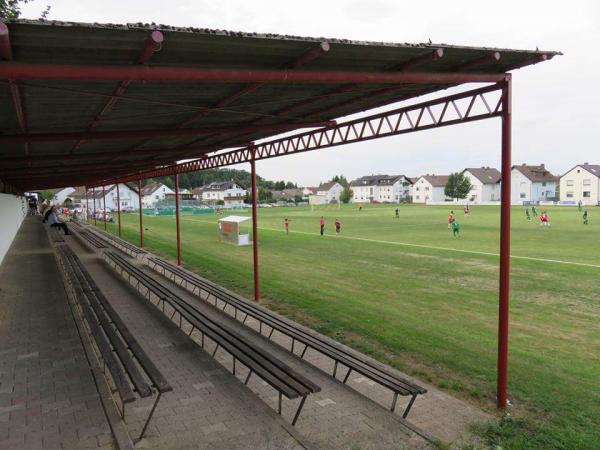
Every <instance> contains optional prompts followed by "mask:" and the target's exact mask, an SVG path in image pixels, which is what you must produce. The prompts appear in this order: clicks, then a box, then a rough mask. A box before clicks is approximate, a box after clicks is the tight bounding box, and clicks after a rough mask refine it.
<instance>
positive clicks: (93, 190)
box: [92, 187, 98, 226]
mask: <svg viewBox="0 0 600 450" xmlns="http://www.w3.org/2000/svg"><path fill="white" fill-rule="evenodd" d="M92 197H94V226H97V225H98V222H97V220H96V188H95V187H93V188H92Z"/></svg>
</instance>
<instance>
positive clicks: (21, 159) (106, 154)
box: [0, 145, 230, 164]
mask: <svg viewBox="0 0 600 450" xmlns="http://www.w3.org/2000/svg"><path fill="white" fill-rule="evenodd" d="M229 147H230V146H229ZM224 148H225V147H224ZM214 150H215V146H208V145H204V146H198V147H193V146H192V147H185V152H187V153H193V152H196V153H198V152H200V153H201V152H203V151H214ZM126 151H128V152H129V153H128V155H127V156H139V155H155V154H160V153H173V154H174V155H178V154H180V153H182V152H183V151H184V148H183V147H182V148H171V149H166V148H153V149H140V150H135V151H130V149H118V150H114V151H102V152H94V153H75V154H72V155H69V154H67V153H64V154H59V155H37V154H35V153H33V154H32V155H30V156H17V157H8V158H0V164H2V163H27V164H28V163H35V162H40V161H65V160H67V159H68V160H69V161H74V160H82V159H84V160H88V159H89V160H94V159H105V158H110V157H114V156H115V155H120V154H123V153H124V152H126ZM121 164H124V163H123V162H121Z"/></svg>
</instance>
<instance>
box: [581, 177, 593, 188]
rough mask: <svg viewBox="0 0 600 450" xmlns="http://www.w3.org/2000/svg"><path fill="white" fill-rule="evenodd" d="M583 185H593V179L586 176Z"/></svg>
mask: <svg viewBox="0 0 600 450" xmlns="http://www.w3.org/2000/svg"><path fill="white" fill-rule="evenodd" d="M583 185H584V186H591V185H592V180H590V179H589V178H586V179H585V180H583Z"/></svg>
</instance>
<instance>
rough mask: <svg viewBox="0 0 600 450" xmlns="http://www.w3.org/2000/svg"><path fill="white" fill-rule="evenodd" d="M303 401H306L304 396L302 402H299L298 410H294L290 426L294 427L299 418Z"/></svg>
mask: <svg viewBox="0 0 600 450" xmlns="http://www.w3.org/2000/svg"><path fill="white" fill-rule="evenodd" d="M305 401H306V396H304V397H302V400H300V405H299V406H298V409H297V410H296V414H294V420H292V425H296V421H297V420H298V417H299V416H300V412H301V411H302V407H303V406H304V402H305Z"/></svg>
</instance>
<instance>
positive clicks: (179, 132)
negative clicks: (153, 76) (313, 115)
mask: <svg viewBox="0 0 600 450" xmlns="http://www.w3.org/2000/svg"><path fill="white" fill-rule="evenodd" d="M334 123H335V122H333V121H317V122H307V123H291V124H290V123H287V124H279V125H256V126H248V127H244V126H238V127H211V128H182V129H175V130H127V131H102V132H83V133H38V134H13V135H4V136H0V143H3V144H17V143H22V142H61V141H74V140H85V141H96V140H115V139H141V138H147V137H181V136H198V135H204V134H226V133H232V132H234V133H237V132H238V131H240V132H242V133H258V132H281V131H291V130H296V129H298V128H316V127H324V126H329V125H332V124H334Z"/></svg>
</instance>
